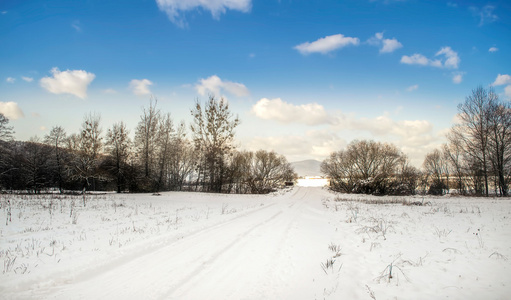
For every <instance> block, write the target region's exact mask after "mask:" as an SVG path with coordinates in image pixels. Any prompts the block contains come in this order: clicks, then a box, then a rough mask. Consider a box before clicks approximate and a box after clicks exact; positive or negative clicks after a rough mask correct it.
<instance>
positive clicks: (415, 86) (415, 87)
mask: <svg viewBox="0 0 511 300" xmlns="http://www.w3.org/2000/svg"><path fill="white" fill-rule="evenodd" d="M417 89H419V85H418V84H414V85H412V86H409V87H408V88H407V89H406V90H407V91H409V92H413V91H416V90H417Z"/></svg>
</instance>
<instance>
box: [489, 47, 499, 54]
mask: <svg viewBox="0 0 511 300" xmlns="http://www.w3.org/2000/svg"><path fill="white" fill-rule="evenodd" d="M497 51H499V48H497V47H491V48H490V49H488V52H490V53H494V52H497Z"/></svg>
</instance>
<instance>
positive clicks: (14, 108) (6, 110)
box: [0, 101, 25, 120]
mask: <svg viewBox="0 0 511 300" xmlns="http://www.w3.org/2000/svg"><path fill="white" fill-rule="evenodd" d="M0 113H2V114H3V115H4V116H6V117H7V118H8V119H10V120H17V119H20V118H23V117H25V114H24V113H23V111H22V110H21V108H19V106H18V103H16V102H12V101H11V102H0Z"/></svg>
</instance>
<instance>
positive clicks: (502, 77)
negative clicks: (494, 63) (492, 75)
mask: <svg viewBox="0 0 511 300" xmlns="http://www.w3.org/2000/svg"><path fill="white" fill-rule="evenodd" d="M492 85H493V86H499V85H506V87H505V88H504V94H505V95H506V96H507V97H508V98H510V99H511V76H509V75H508V74H499V75H497V78H496V79H495V81H494V82H493V83H492Z"/></svg>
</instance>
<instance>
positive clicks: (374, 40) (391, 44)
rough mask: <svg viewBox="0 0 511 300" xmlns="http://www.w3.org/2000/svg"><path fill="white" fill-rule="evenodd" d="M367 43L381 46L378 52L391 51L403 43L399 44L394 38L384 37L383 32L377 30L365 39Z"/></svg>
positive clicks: (400, 46)
mask: <svg viewBox="0 0 511 300" xmlns="http://www.w3.org/2000/svg"><path fill="white" fill-rule="evenodd" d="M367 43H368V44H370V45H373V46H377V47H381V48H380V53H391V52H394V51H395V50H397V49H399V48H402V47H403V44H401V43H400V42H399V41H398V40H397V39H395V38H392V39H384V38H383V32H377V33H376V34H375V35H374V36H373V37H371V38H370V39H369V40H368V41H367Z"/></svg>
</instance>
